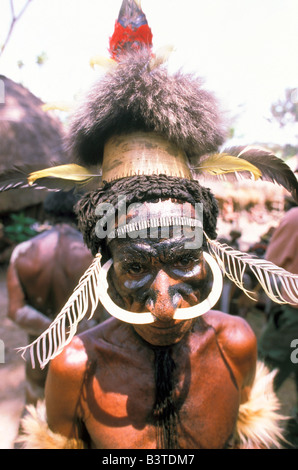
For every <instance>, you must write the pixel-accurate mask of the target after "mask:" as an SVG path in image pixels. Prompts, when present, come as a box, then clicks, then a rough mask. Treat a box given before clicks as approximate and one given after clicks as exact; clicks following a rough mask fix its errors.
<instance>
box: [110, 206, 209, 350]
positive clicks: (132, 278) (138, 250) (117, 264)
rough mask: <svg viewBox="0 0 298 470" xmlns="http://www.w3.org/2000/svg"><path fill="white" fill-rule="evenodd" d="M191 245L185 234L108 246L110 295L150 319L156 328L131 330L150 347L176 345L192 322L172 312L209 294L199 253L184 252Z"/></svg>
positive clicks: (193, 250) (118, 240) (130, 240)
mask: <svg viewBox="0 0 298 470" xmlns="http://www.w3.org/2000/svg"><path fill="white" fill-rule="evenodd" d="M165 203H166V202H165ZM190 240H191V238H190V236H189V234H187V231H185V233H181V234H180V236H172V237H169V238H166V239H151V238H145V239H140V238H136V239H132V238H125V239H119V238H116V239H114V240H113V241H112V242H111V243H110V246H109V248H110V252H111V255H112V258H113V266H112V269H111V270H110V277H109V281H110V286H111V287H112V288H111V289H110V295H111V297H112V298H113V300H114V301H115V302H116V303H117V304H119V306H121V307H123V308H125V309H126V310H129V311H131V312H139V313H141V312H145V311H149V312H151V313H152V314H153V315H154V317H155V318H156V321H155V322H154V323H151V324H147V325H134V329H135V331H136V332H137V333H138V334H139V335H140V336H141V337H142V338H143V339H144V340H146V341H147V342H149V343H151V344H154V345H159V346H166V345H170V344H174V343H177V342H178V341H180V340H181V339H182V337H183V336H184V334H185V333H186V332H187V331H188V330H189V329H190V328H191V326H192V324H193V322H194V320H193V319H190V320H185V321H182V320H174V319H173V315H174V312H175V310H176V309H177V308H185V307H191V306H194V305H196V304H197V303H199V302H201V301H202V300H204V298H205V297H206V295H207V292H208V290H209V289H208V287H207V279H206V278H207V271H206V266H205V263H204V258H203V253H202V249H201V247H200V248H196V249H189V248H186V246H188V245H187V242H189V241H190Z"/></svg>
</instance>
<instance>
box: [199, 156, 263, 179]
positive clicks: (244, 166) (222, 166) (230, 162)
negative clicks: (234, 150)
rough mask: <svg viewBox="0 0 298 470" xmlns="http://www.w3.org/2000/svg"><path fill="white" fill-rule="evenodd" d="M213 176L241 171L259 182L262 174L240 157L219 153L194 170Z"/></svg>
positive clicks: (202, 162)
mask: <svg viewBox="0 0 298 470" xmlns="http://www.w3.org/2000/svg"><path fill="white" fill-rule="evenodd" d="M193 169H194V170H200V171H202V172H207V173H210V174H212V175H222V174H224V173H235V172H241V171H248V172H250V173H252V174H253V176H254V179H255V180H257V179H259V178H260V177H261V176H262V172H261V171H260V170H259V169H258V168H257V167H256V166H255V165H252V164H251V163H249V162H247V161H246V160H243V159H242V158H239V157H233V156H232V155H228V154H226V153H217V154H214V155H211V156H210V157H207V158H206V159H205V160H203V161H201V162H200V166H198V167H195V168H193Z"/></svg>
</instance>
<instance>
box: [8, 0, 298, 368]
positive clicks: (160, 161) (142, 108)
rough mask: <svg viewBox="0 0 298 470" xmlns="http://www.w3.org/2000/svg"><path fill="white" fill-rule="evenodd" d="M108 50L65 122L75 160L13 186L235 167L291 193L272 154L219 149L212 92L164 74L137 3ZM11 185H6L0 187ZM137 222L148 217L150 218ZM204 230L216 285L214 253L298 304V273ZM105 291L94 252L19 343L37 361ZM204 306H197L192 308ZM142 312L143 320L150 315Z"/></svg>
mask: <svg viewBox="0 0 298 470" xmlns="http://www.w3.org/2000/svg"><path fill="white" fill-rule="evenodd" d="M109 50H110V54H111V59H112V60H111V66H110V68H109V70H108V71H107V72H106V73H105V75H104V76H103V77H102V78H101V79H100V80H99V81H98V82H97V83H96V84H95V85H94V87H93V88H92V90H91V91H90V93H89V94H88V96H87V97H86V100H85V102H84V103H83V105H82V106H81V107H80V108H79V109H78V110H77V112H76V114H75V115H74V118H73V120H72V124H71V126H70V132H69V136H68V147H69V151H70V152H71V155H72V157H73V163H72V164H71V165H65V166H63V165H62V166H59V167H54V168H48V169H45V170H41V171H35V172H31V173H30V174H29V175H28V177H27V181H24V182H23V183H15V184H24V185H28V184H29V185H31V186H33V187H35V186H43V185H45V186H47V185H48V184H51V185H52V186H53V182H54V184H57V181H64V183H67V184H70V185H73V184H84V183H86V182H89V181H90V180H92V179H94V178H97V180H100V183H99V184H100V185H101V186H102V185H103V184H104V183H105V182H108V183H109V182H112V181H113V180H119V179H123V178H128V177H131V176H134V175H135V176H136V177H137V176H139V177H142V176H143V175H145V176H146V175H167V176H169V177H175V178H180V179H181V180H182V179H183V180H189V181H192V180H195V181H196V180H198V181H199V180H200V178H201V177H202V176H203V175H204V174H207V175H208V176H209V177H210V176H214V177H218V176H222V175H225V176H226V175H228V176H230V177H233V178H236V176H237V175H239V174H241V175H242V176H243V177H249V178H253V179H262V180H268V181H271V182H272V183H276V184H280V185H282V186H283V187H285V188H286V189H287V190H288V191H290V192H291V193H292V195H293V197H294V198H295V199H296V200H297V199H298V183H297V179H296V177H295V175H294V173H293V172H292V171H291V170H290V168H289V167H288V166H287V165H286V163H285V162H284V161H283V160H281V159H279V158H277V157H276V156H275V155H273V154H272V153H271V152H270V151H267V150H264V149H260V148H254V147H251V146H248V147H241V148H240V147H234V148H230V149H226V150H223V151H221V152H219V147H220V146H221V145H222V144H223V142H224V139H225V130H224V123H223V121H222V119H221V113H220V110H219V108H218V105H217V103H216V100H215V98H214V96H213V95H212V93H210V92H209V91H207V90H205V89H204V88H203V86H202V81H201V80H200V79H199V78H197V77H195V76H193V75H191V74H183V73H182V72H180V71H179V72H176V73H174V74H170V73H169V72H168V70H167V67H166V65H165V63H164V61H163V58H162V56H161V55H160V54H159V53H154V51H153V48H152V34H151V30H150V28H149V26H148V24H147V20H146V17H145V15H144V13H143V11H142V9H141V7H140V2H139V1H138V2H137V1H136V0H123V2H122V6H121V9H120V13H119V17H118V19H117V21H116V24H115V31H114V34H113V35H112V37H111V38H110V48H109ZM0 184H1V181H0ZM136 184H137V183H136ZM198 184H199V183H198ZM12 186H13V184H12V183H9V182H4V183H3V184H2V190H5V189H10V188H11V187H12ZM166 219H167V217H161V218H159V219H158V222H157V223H158V224H159V226H161V225H162V224H171V223H172V222H171V221H169V219H167V220H166ZM143 222H145V226H146V224H148V220H146V221H143ZM179 223H181V224H183V223H184V224H186V225H187V224H190V225H191V224H195V222H194V218H190V220H186V219H185V218H184V219H183V220H182V219H180V220H179ZM147 226H148V225H147ZM143 227H144V225H143ZM126 229H128V228H127V227H126ZM205 237H206V240H207V245H208V248H209V252H210V254H211V255H212V257H213V261H211V260H210V259H209V258H208V256H209V255H206V260H208V263H209V266H210V267H211V269H212V272H213V273H214V279H215V281H216V282H215V283H219V284H220V280H219V279H218V275H217V271H216V269H215V268H214V269H213V268H212V266H214V264H213V263H214V260H215V261H216V265H217V266H220V268H221V270H222V271H223V272H224V273H225V274H226V275H227V276H228V277H229V279H231V280H232V281H234V282H235V283H236V285H237V286H238V287H239V288H241V289H243V290H244V291H245V287H244V284H243V274H244V271H245V270H246V269H251V270H252V271H253V273H254V274H255V275H256V277H257V279H258V281H259V282H260V284H261V285H262V287H263V288H264V289H265V291H266V293H267V294H268V295H269V296H270V297H271V298H272V299H273V300H274V301H276V302H280V303H283V302H285V299H284V297H283V295H282V293H281V289H280V285H282V287H283V288H284V289H285V290H286V292H287V294H288V295H290V299H291V301H292V302H293V303H297V302H298V276H297V275H293V274H291V273H288V272H287V271H285V270H283V269H281V268H278V267H277V266H275V265H273V264H272V263H269V262H268V261H264V260H259V259H258V258H255V257H252V256H251V255H248V254H246V253H242V252H240V251H238V250H234V249H232V248H230V247H229V246H227V245H223V244H220V243H219V242H218V241H217V240H215V239H212V237H211V236H210V235H208V233H205ZM108 267H109V266H107V268H106V269H108ZM106 288H107V286H106V278H105V274H103V269H102V268H101V265H100V254H99V255H98V256H97V257H96V258H95V260H94V262H93V263H92V265H91V266H90V268H89V269H88V271H87V272H86V273H85V274H84V275H83V277H82V278H81V280H80V283H79V285H78V287H77V288H76V289H75V291H74V293H73V295H72V296H71V298H70V299H69V300H68V302H67V303H66V305H65V307H64V308H63V309H62V311H61V312H60V314H59V315H58V316H57V317H56V319H55V320H54V321H53V323H52V325H51V326H50V327H49V328H48V330H46V331H45V332H44V333H43V334H42V335H41V336H40V337H39V338H38V339H37V340H36V341H35V342H34V343H32V344H31V345H29V346H27V347H26V348H22V350H23V353H25V352H26V351H27V349H29V350H30V352H31V357H32V360H34V353H36V354H37V357H38V360H39V362H40V364H41V366H44V365H45V364H46V363H47V362H48V361H49V360H50V359H52V358H53V357H55V355H57V354H58V353H59V352H60V351H61V350H62V348H63V347H64V346H65V344H66V343H68V342H69V341H70V340H71V339H72V337H73V335H74V334H75V333H76V329H77V324H78V322H79V321H80V320H81V319H82V318H83V317H84V316H85V315H86V314H87V313H89V314H90V315H92V314H93V312H94V310H95V308H96V306H97V303H98V302H99V301H102V302H103V299H105V302H107V303H108V304H109V300H108V301H107V298H106V297H105V294H104V291H106ZM213 294H214V293H213ZM247 294H248V295H249V293H248V292H247ZM88 297H89V300H90V304H91V307H90V308H89V307H88V305H87V302H86V299H87V298H88ZM210 297H212V292H211V293H210ZM215 297H216V296H215V295H213V297H212V299H213V300H214V298H215ZM107 303H106V305H107ZM109 305H110V304H109ZM109 305H107V307H108V308H109ZM208 307H209V308H211V307H212V305H209V306H208V305H207V310H208ZM113 308H114V306H113ZM182 310H187V309H182ZM199 310H200V309H198V311H199ZM207 310H205V311H207ZM183 313H185V312H182V313H181V312H179V315H180V314H181V315H182V314H183ZM202 313H204V312H203V311H202V309H201V310H200V313H198V314H202ZM111 314H113V312H112V311H111ZM179 315H178V316H179ZM190 315H193V313H190ZM182 316H183V315H182ZM149 317H150V315H147V320H148V321H152V318H149ZM147 320H146V321H147ZM133 321H137V319H136V318H135V317H134V320H133Z"/></svg>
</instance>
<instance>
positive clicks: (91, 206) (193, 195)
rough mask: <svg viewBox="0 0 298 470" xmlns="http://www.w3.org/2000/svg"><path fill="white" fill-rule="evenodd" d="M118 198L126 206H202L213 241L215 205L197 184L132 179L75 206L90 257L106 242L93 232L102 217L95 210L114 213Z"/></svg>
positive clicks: (86, 197)
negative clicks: (171, 202)
mask: <svg viewBox="0 0 298 470" xmlns="http://www.w3.org/2000/svg"><path fill="white" fill-rule="evenodd" d="M119 195H121V196H125V197H126V202H127V204H132V203H138V202H139V203H142V202H154V201H156V200H158V199H164V200H165V199H170V198H172V199H176V200H178V201H181V202H189V203H190V204H192V205H193V206H194V205H195V204H196V203H202V204H203V217H204V231H205V232H206V233H207V235H208V237H209V238H211V239H214V238H216V222H217V216H218V206H217V203H216V200H215V198H214V196H213V195H212V193H211V191H210V190H209V189H208V188H205V187H202V186H201V185H200V184H199V183H198V182H197V181H194V180H188V179H184V178H179V177H175V176H165V175H151V176H145V175H142V176H132V177H128V178H122V179H119V180H116V181H112V182H109V183H107V182H106V183H104V185H103V187H102V188H100V189H98V190H96V191H92V192H90V193H87V194H86V195H84V196H83V197H82V198H81V199H80V201H79V202H78V203H77V204H76V207H75V212H76V214H77V216H78V224H79V229H80V231H81V232H82V234H83V237H84V241H85V243H86V245H87V246H88V248H89V249H90V250H91V252H92V254H93V256H95V255H96V253H98V252H99V251H102V249H103V244H104V243H105V241H104V239H100V238H99V237H97V235H96V233H95V227H96V223H97V222H98V221H99V220H100V218H101V216H99V215H97V214H96V207H97V206H98V205H99V204H102V203H109V204H112V205H113V207H114V209H115V211H117V209H118V202H119ZM203 246H204V245H203Z"/></svg>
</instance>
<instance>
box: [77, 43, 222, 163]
mask: <svg viewBox="0 0 298 470" xmlns="http://www.w3.org/2000/svg"><path fill="white" fill-rule="evenodd" d="M152 60H153V59H152V56H151V55H150V53H149V52H148V50H147V49H146V50H145V49H144V50H142V51H138V52H137V53H136V52H130V53H127V54H126V55H125V56H124V58H122V60H121V62H120V63H119V64H118V65H117V66H115V67H113V69H112V70H110V71H109V72H107V73H106V74H105V75H104V76H103V78H102V79H101V80H99V81H98V82H97V83H96V84H95V86H94V87H93V89H92V90H91V92H90V93H89V95H88V96H87V99H86V100H85V102H84V104H83V105H82V106H81V107H80V108H79V109H78V110H77V112H76V113H75V115H74V117H73V120H72V122H71V125H70V132H69V136H68V147H69V149H70V151H71V154H72V157H73V158H75V160H76V161H77V162H79V163H81V164H85V165H86V164H87V165H98V164H101V163H102V158H103V147H104V143H105V141H106V140H107V139H108V138H109V137H110V136H111V135H115V134H121V133H127V132H131V131H137V130H141V131H153V132H157V133H159V134H161V135H163V136H164V137H165V138H166V139H168V140H169V141H171V142H173V143H175V144H176V145H178V147H180V148H181V149H182V150H184V151H185V152H186V154H187V156H188V158H189V160H190V163H192V162H194V161H195V160H196V159H197V157H199V156H200V155H204V154H206V153H209V152H213V151H216V150H217V149H218V146H219V145H221V144H222V142H223V136H224V132H223V126H222V122H221V118H220V115H219V112H218V107H217V103H216V101H215V99H214V97H213V95H212V94H211V93H209V92H208V91H206V90H204V89H203V88H202V83H201V80H200V79H198V78H195V77H194V76H192V75H190V74H189V75H186V74H182V73H181V72H177V73H175V74H173V75H170V74H169V73H168V71H167V69H166V67H165V66H164V65H152Z"/></svg>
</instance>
